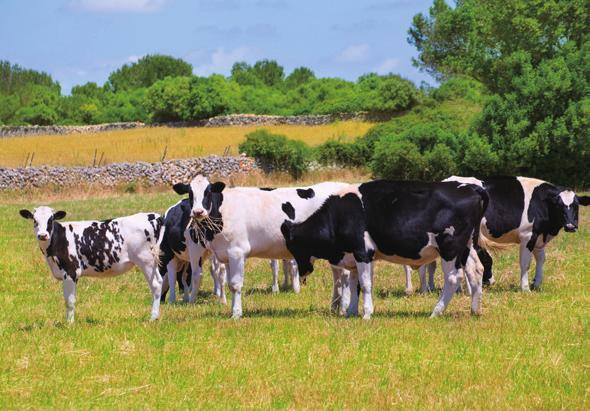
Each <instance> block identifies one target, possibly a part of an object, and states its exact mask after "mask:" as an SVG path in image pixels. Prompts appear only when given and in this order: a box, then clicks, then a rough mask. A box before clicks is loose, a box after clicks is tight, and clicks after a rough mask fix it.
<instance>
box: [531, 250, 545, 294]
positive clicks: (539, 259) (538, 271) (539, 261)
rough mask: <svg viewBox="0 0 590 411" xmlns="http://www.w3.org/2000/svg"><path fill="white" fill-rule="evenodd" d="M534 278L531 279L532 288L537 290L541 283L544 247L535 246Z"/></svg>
mask: <svg viewBox="0 0 590 411" xmlns="http://www.w3.org/2000/svg"><path fill="white" fill-rule="evenodd" d="M533 254H534V255H535V263H536V266H535V279H534V280H533V290H538V289H539V288H540V287H541V284H542V283H543V265H544V264H545V247H542V248H535V249H534V250H533Z"/></svg>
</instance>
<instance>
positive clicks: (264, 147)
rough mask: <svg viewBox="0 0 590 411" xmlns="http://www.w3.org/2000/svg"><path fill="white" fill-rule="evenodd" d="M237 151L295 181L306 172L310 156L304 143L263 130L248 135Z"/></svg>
mask: <svg viewBox="0 0 590 411" xmlns="http://www.w3.org/2000/svg"><path fill="white" fill-rule="evenodd" d="M239 149H240V152H243V153H246V154H247V155H248V156H250V157H254V158H256V159H257V160H259V161H261V162H262V163H263V165H264V166H265V167H269V168H271V169H272V170H277V171H287V172H288V173H289V174H290V175H291V176H292V177H293V178H296V179H297V178H300V177H301V176H302V175H303V173H304V172H305V171H306V170H307V167H308V164H309V161H310V156H311V150H310V148H309V147H308V146H307V145H306V144H305V143H304V142H302V141H297V140H289V139H288V138H287V137H286V136H284V135H281V134H272V133H270V132H269V131H268V130H264V129H260V130H256V131H253V132H252V133H248V134H247V135H246V141H244V142H243V143H241V144H240V146H239Z"/></svg>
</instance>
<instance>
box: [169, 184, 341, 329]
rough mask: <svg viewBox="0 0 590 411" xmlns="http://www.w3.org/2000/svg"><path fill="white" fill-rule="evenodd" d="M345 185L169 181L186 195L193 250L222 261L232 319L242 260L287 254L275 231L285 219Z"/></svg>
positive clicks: (300, 215) (302, 215)
mask: <svg viewBox="0 0 590 411" xmlns="http://www.w3.org/2000/svg"><path fill="white" fill-rule="evenodd" d="M345 186H347V184H343V183H321V184H317V185H314V186H311V187H304V188H277V189H259V188H251V187H248V188H246V187H237V188H227V189H225V184H224V183H221V182H216V183H213V184H211V183H210V182H209V181H208V180H207V178H205V177H203V176H197V177H195V178H194V179H193V180H192V181H191V183H190V184H175V185H174V190H175V191H176V192H177V193H178V194H181V195H182V194H186V193H188V194H189V201H190V204H191V205H192V207H191V208H192V218H193V219H194V220H195V221H196V222H197V224H193V225H192V226H193V227H196V228H197V229H198V230H197V231H198V234H197V237H198V238H197V239H198V241H197V244H198V245H199V246H200V247H201V251H198V250H195V251H197V255H198V256H200V255H201V253H202V252H203V251H204V250H205V249H206V248H209V249H210V250H211V251H212V252H213V253H214V254H215V255H216V256H217V258H218V259H219V260H220V261H221V262H222V263H225V264H227V265H228V285H229V288H230V290H231V292H232V317H234V318H239V317H241V316H242V287H243V285H244V264H245V259H246V258H248V257H258V258H268V259H291V258H293V257H292V255H291V253H290V252H289V250H288V249H287V247H286V244H285V239H284V237H283V235H282V233H281V224H282V223H283V221H284V220H285V218H289V219H290V220H292V221H295V222H298V221H304V220H305V219H306V218H308V217H309V216H310V215H311V214H312V213H313V212H314V211H315V210H317V209H318V208H319V207H320V206H321V205H322V204H323V202H324V201H325V200H326V198H328V196H329V195H330V194H332V193H334V192H336V191H337V190H339V189H341V188H342V187H345ZM190 254H191V255H192V254H193V250H191V252H190ZM197 258H198V257H197ZM192 259H193V257H192V256H191V260H192ZM199 276H200V273H199ZM198 281H200V280H199V278H198V277H197V278H195V277H193V283H194V284H195V283H196V284H198Z"/></svg>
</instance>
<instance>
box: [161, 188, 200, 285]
mask: <svg viewBox="0 0 590 411" xmlns="http://www.w3.org/2000/svg"><path fill="white" fill-rule="evenodd" d="M190 212H191V206H190V202H189V200H188V199H186V198H185V199H183V200H182V201H180V202H178V203H177V204H176V205H174V206H173V207H171V208H170V209H169V210H168V212H167V213H166V215H165V216H164V219H163V222H162V230H164V235H163V237H162V242H161V244H160V264H159V265H160V272H161V273H162V275H164V274H165V273H166V265H167V264H168V263H169V262H170V261H171V260H172V259H173V258H174V255H175V254H181V253H182V252H184V250H186V242H185V238H184V231H185V229H186V227H187V225H188V222H189V220H190ZM191 236H192V233H191ZM193 240H194V239H193Z"/></svg>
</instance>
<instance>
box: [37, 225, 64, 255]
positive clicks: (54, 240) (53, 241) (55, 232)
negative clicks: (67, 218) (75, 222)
mask: <svg viewBox="0 0 590 411" xmlns="http://www.w3.org/2000/svg"><path fill="white" fill-rule="evenodd" d="M62 238H63V239H64V240H65V228H64V227H63V226H62V225H61V224H60V223H58V222H57V221H54V222H53V227H52V228H51V237H50V240H49V245H48V246H47V249H46V250H45V252H44V253H43V254H45V256H46V257H57V249H58V247H59V243H60V240H61V239H62ZM41 251H42V252H43V249H41Z"/></svg>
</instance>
